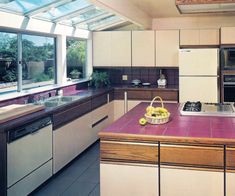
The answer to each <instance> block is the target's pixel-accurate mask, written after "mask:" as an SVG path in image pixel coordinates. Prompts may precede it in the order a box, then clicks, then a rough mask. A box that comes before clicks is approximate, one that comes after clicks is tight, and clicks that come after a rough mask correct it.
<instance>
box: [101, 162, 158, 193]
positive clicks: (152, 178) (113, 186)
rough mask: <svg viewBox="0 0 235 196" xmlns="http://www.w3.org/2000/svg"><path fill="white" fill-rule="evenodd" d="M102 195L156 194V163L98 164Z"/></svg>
mask: <svg viewBox="0 0 235 196" xmlns="http://www.w3.org/2000/svg"><path fill="white" fill-rule="evenodd" d="M100 179H101V180H100V191H101V192H100V193H101V195H102V196H111V195H112V196H132V195H133V196H157V195H158V167H157V165H138V164H110V163H101V164H100Z"/></svg>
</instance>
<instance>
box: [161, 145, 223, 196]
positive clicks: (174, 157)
mask: <svg viewBox="0 0 235 196" xmlns="http://www.w3.org/2000/svg"><path fill="white" fill-rule="evenodd" d="M223 165H224V156H223V147H220V146H192V145H185V146H184V145H161V146H160V187H161V188H160V190H161V196H173V195H174V196H199V195H200V196H224V172H223Z"/></svg>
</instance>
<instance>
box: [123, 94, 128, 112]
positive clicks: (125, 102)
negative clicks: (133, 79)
mask: <svg viewBox="0 0 235 196" xmlns="http://www.w3.org/2000/svg"><path fill="white" fill-rule="evenodd" d="M127 101H128V100H127V92H126V91H125V92H124V114H125V113H127V111H128V104H127Z"/></svg>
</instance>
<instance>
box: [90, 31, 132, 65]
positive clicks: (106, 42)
mask: <svg viewBox="0 0 235 196" xmlns="http://www.w3.org/2000/svg"><path fill="white" fill-rule="evenodd" d="M93 65H94V66H131V32H130V31H106V32H94V33H93Z"/></svg>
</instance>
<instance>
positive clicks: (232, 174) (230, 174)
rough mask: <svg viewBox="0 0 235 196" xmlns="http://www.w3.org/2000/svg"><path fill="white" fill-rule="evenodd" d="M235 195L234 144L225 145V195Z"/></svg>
mask: <svg viewBox="0 0 235 196" xmlns="http://www.w3.org/2000/svg"><path fill="white" fill-rule="evenodd" d="M234 195H235V146H232V147H230V146H228V147H226V196H234Z"/></svg>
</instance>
